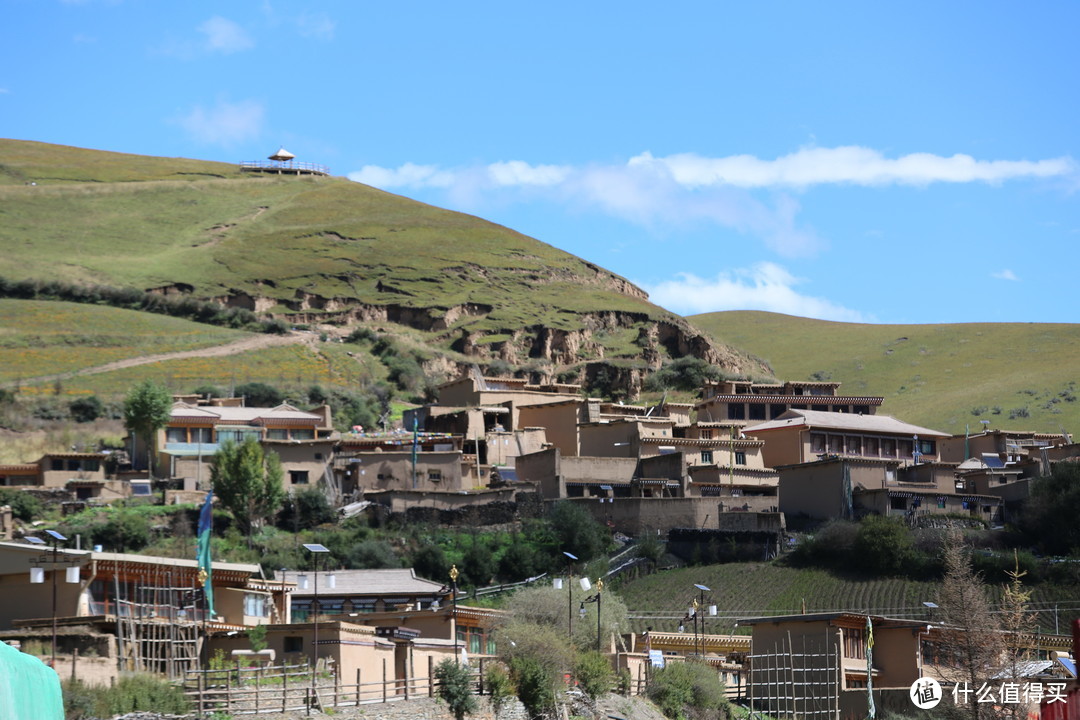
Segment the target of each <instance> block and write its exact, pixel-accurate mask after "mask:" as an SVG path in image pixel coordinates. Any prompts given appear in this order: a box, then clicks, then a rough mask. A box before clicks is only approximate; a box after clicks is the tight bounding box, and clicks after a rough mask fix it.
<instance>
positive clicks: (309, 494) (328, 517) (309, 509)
mask: <svg viewBox="0 0 1080 720" xmlns="http://www.w3.org/2000/svg"><path fill="white" fill-rule="evenodd" d="M336 521H337V513H335V512H334V508H333V506H331V505H330V501H329V500H327V499H326V494H325V493H323V491H322V490H319V489H318V488H316V487H309V488H304V489H302V490H297V491H296V492H294V493H293V494H292V495H290V496H289V497H288V498H287V499H286V500H285V506H284V507H283V508H282V509H281V513H280V514H278V518H277V526H278V527H279V528H281V529H282V530H290V531H292V530H310V529H311V528H313V527H318V526H319V525H325V524H327V523H333V522H336Z"/></svg>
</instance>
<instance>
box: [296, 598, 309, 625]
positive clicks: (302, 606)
mask: <svg viewBox="0 0 1080 720" xmlns="http://www.w3.org/2000/svg"><path fill="white" fill-rule="evenodd" d="M309 617H311V601H310V600H293V602H292V619H293V622H307V621H308V618H309Z"/></svg>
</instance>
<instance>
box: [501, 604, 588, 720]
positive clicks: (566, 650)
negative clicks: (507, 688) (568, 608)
mask: <svg viewBox="0 0 1080 720" xmlns="http://www.w3.org/2000/svg"><path fill="white" fill-rule="evenodd" d="M498 638H499V643H498V648H499V654H500V659H501V660H502V661H503V662H505V663H506V664H507V666H508V667H509V668H510V679H511V680H512V681H513V683H514V686H515V687H516V688H517V696H518V699H519V700H521V704H522V705H524V706H525V709H526V710H527V711H528V713H529V716H530V717H533V718H539V717H543V716H545V715H546V714H548V713H550V712H551V711H552V710H554V708H555V698H556V697H557V693H558V692H559V691H560V689H561V688H562V674H563V672H564V671H565V670H566V669H567V668H570V667H572V666H573V662H574V649H573V648H572V647H571V646H570V643H569V641H568V640H567V638H566V630H565V628H564V629H562V630H556V629H555V628H553V627H545V626H542V625H535V624H532V623H528V622H520V621H518V620H512V621H510V622H509V623H507V624H506V625H504V626H503V627H501V628H499V630H498Z"/></svg>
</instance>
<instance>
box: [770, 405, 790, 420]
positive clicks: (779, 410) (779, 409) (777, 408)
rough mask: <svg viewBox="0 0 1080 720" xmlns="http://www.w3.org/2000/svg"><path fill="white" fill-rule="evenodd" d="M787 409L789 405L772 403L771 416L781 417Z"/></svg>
mask: <svg viewBox="0 0 1080 720" xmlns="http://www.w3.org/2000/svg"><path fill="white" fill-rule="evenodd" d="M786 411H787V405H770V406H769V417H774V418H776V417H780V416H781V415H783V414H784V413H785V412H786Z"/></svg>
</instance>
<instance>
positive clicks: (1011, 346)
mask: <svg viewBox="0 0 1080 720" xmlns="http://www.w3.org/2000/svg"><path fill="white" fill-rule="evenodd" d="M689 319H690V320H691V321H692V322H693V323H694V324H695V325H698V326H700V327H702V328H704V329H705V330H706V331H708V332H710V333H711V334H712V335H714V336H715V337H716V338H718V339H720V340H721V341H722V342H727V343H731V344H732V345H735V346H737V347H740V348H742V349H744V350H746V351H748V352H751V353H753V354H755V355H757V356H759V357H761V358H763V359H764V360H765V361H766V362H768V363H769V364H770V365H771V367H772V368H773V371H774V373H775V374H776V376H777V377H778V378H782V379H787V380H807V379H810V378H821V379H830V380H834V381H839V382H841V383H843V385H841V387H840V392H842V393H844V394H849V395H881V396H883V397H884V398H885V401H884V403H883V404H882V407H881V409H880V410H879V412H881V413H885V414H889V415H893V416H896V417H899V418H901V419H903V420H906V421H908V422H912V423H915V424H918V425H923V426H925V427H930V428H934V429H937V430H942V431H945V432H951V433H963V432H964V430H965V427H967V426H970V427H971V428H972V430H973V431H976V430H980V429H981V428H982V425H980V422H979V421H980V420H989V421H990V424H991V426H992V427H994V428H1003V429H1015V430H1036V431H1043V432H1060V431H1061V429H1062V428H1065V430H1067V431H1068V432H1070V433H1076V432H1080V402H1077V396H1078V395H1080V387H1078V386H1077V383H1078V382H1080V376H1078V373H1077V370H1078V368H1080V364H1078V362H1077V357H1080V325H1077V324H1050V323H965V324H955V325H861V324H852V323H838V322H827V321H824V320H808V319H806V318H797V317H791V316H787V315H778V314H774V313H766V312H723V313H710V314H706V315H696V316H693V317H691V318H689Z"/></svg>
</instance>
